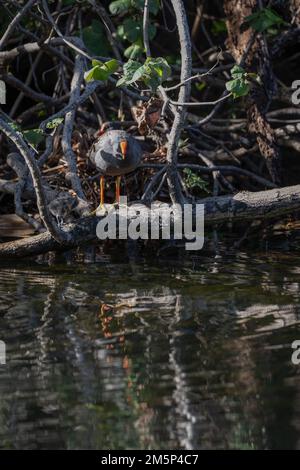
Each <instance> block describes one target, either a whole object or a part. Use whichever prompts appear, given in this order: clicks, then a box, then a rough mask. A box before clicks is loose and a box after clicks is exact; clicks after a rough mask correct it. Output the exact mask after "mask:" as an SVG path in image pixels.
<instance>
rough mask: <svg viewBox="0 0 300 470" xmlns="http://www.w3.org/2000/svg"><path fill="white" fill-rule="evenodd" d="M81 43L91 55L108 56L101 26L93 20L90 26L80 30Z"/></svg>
mask: <svg viewBox="0 0 300 470" xmlns="http://www.w3.org/2000/svg"><path fill="white" fill-rule="evenodd" d="M82 38H83V41H84V43H85V45H86V47H87V49H88V51H89V52H90V54H92V55H96V56H97V55H98V56H99V55H100V56H109V55H110V52H109V51H110V49H109V43H108V41H107V38H106V35H105V32H104V29H103V25H102V24H101V23H100V21H98V20H93V21H92V23H91V24H90V26H86V27H85V28H83V30H82Z"/></svg>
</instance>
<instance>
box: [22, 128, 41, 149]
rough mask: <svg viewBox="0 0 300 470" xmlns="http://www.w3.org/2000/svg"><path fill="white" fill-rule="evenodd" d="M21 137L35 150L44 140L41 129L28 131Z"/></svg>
mask: <svg viewBox="0 0 300 470" xmlns="http://www.w3.org/2000/svg"><path fill="white" fill-rule="evenodd" d="M23 136H24V138H25V139H26V140H27V142H29V144H31V145H32V146H33V147H34V148H36V147H37V146H38V145H39V144H40V143H41V142H42V141H43V140H44V138H45V135H44V132H43V131H42V129H29V130H27V131H23Z"/></svg>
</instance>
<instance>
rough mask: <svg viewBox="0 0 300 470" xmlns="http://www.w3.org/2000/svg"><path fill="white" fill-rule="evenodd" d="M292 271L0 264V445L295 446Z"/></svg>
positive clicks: (236, 266) (274, 267)
mask: <svg viewBox="0 0 300 470" xmlns="http://www.w3.org/2000/svg"><path fill="white" fill-rule="evenodd" d="M289 263H290V265H288V263H287V261H286V260H285V262H284V263H281V262H280V261H276V260H274V262H273V263H271V262H270V261H267V260H266V261H264V260H254V261H251V262H250V260H249V259H248V258H245V259H243V257H241V258H239V259H237V260H234V259H232V260H230V263H228V264H226V263H223V262H222V261H220V262H218V261H209V262H205V260H204V259H203V261H202V264H201V265H200V266H198V267H197V268H195V267H194V268H192V267H191V266H189V265H188V264H187V265H186V266H183V267H181V268H178V267H176V266H175V265H174V266H173V265H171V266H162V265H158V266H152V267H151V266H149V265H148V266H147V265H124V264H122V265H118V264H114V265H111V264H103V265H91V266H84V265H82V266H81V265H75V266H76V267H74V266H70V267H66V266H65V267H63V266H54V267H53V268H52V270H51V268H50V269H49V268H44V267H41V268H40V269H38V270H37V269H36V270H27V269H24V268H23V267H20V268H18V269H15V270H12V269H5V268H3V269H2V270H1V271H0V277H1V288H0V295H1V297H2V310H1V311H2V316H1V317H0V327H1V331H2V332H3V331H5V336H6V342H7V346H8V358H9V360H8V365H7V368H6V369H3V370H1V371H0V376H1V380H0V392H1V393H0V396H1V398H0V435H1V442H2V444H1V446H2V447H4V448H47V447H48V448H53V447H67V448H110V449H117V448H187V449H188V448H200V447H205V448H211V447H218V448H220V447H222V448H223V447H225V448H261V447H262V448H269V447H275V448H276V447H280V445H281V444H283V445H284V446H291V447H294V446H296V439H297V432H298V431H299V428H300V424H299V423H300V420H299V409H297V401H296V396H297V393H298V390H299V380H298V378H297V375H295V374H296V371H295V369H293V367H292V366H291V365H290V353H291V352H290V349H289V347H288V345H289V344H290V343H291V341H292V340H293V339H295V337H296V336H297V328H298V327H299V326H298V325H299V308H298V305H299V273H298V268H297V265H296V264H297V261H296V260H289ZM270 294H272V295H270ZM103 305H108V308H107V309H104V310H103V308H101V307H103ZM109 305H112V307H109ZM287 381H288V383H287ZM278 423H280V432H279V430H278V429H279V425H278ZM297 430H298V431H297Z"/></svg>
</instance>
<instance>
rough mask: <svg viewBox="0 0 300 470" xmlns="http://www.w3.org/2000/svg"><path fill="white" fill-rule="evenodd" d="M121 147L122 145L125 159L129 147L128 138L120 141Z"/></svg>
mask: <svg viewBox="0 0 300 470" xmlns="http://www.w3.org/2000/svg"><path fill="white" fill-rule="evenodd" d="M120 147H121V152H122V157H123V160H125V157H126V153H127V147H128V142H127V140H122V141H121V142H120Z"/></svg>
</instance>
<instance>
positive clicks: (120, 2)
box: [109, 0, 131, 15]
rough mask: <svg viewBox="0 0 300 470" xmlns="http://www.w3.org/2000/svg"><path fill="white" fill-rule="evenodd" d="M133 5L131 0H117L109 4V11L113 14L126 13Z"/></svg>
mask: <svg viewBox="0 0 300 470" xmlns="http://www.w3.org/2000/svg"><path fill="white" fill-rule="evenodd" d="M130 7H131V0H115V1H114V2H112V3H111V4H110V5H109V11H110V12H111V14H112V15H119V14H120V13H126V12H127V11H128V10H129V9H130Z"/></svg>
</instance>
